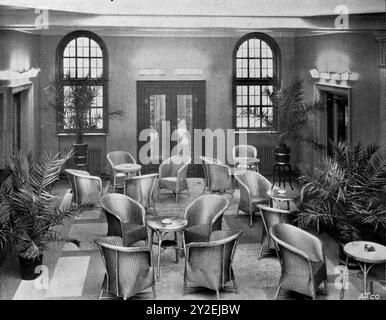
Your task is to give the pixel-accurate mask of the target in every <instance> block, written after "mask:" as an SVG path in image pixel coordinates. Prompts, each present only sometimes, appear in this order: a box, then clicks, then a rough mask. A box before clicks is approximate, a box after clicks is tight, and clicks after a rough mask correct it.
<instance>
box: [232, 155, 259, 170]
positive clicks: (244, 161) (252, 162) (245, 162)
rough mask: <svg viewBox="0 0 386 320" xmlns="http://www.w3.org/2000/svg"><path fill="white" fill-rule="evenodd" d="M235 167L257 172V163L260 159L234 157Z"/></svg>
mask: <svg viewBox="0 0 386 320" xmlns="http://www.w3.org/2000/svg"><path fill="white" fill-rule="evenodd" d="M234 161H235V167H236V168H245V169H249V168H250V169H252V170H254V171H256V172H259V163H260V159H258V158H253V157H235V158H234Z"/></svg>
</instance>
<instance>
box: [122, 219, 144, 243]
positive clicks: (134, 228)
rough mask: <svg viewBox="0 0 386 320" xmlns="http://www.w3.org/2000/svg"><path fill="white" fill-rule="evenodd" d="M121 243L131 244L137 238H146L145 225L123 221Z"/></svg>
mask: <svg viewBox="0 0 386 320" xmlns="http://www.w3.org/2000/svg"><path fill="white" fill-rule="evenodd" d="M122 226H123V233H124V234H123V243H124V246H125V247H128V246H131V245H132V244H133V243H135V242H137V241H139V240H146V238H147V230H146V226H144V225H138V224H134V223H123V224H122Z"/></svg>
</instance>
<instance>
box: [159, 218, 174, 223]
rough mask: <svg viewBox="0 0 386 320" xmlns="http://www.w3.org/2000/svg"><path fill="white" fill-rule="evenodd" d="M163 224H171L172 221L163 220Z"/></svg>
mask: <svg viewBox="0 0 386 320" xmlns="http://www.w3.org/2000/svg"><path fill="white" fill-rule="evenodd" d="M161 223H163V224H171V223H172V220H170V219H162V220H161Z"/></svg>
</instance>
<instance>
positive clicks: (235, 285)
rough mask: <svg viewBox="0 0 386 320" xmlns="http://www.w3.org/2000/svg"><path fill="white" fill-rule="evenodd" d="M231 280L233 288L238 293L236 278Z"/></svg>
mask: <svg viewBox="0 0 386 320" xmlns="http://www.w3.org/2000/svg"><path fill="white" fill-rule="evenodd" d="M232 282H233V287H234V288H235V292H236V294H239V288H238V287H237V284H236V279H233V280H232Z"/></svg>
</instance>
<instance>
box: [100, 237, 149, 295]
mask: <svg viewBox="0 0 386 320" xmlns="http://www.w3.org/2000/svg"><path fill="white" fill-rule="evenodd" d="M95 243H96V244H97V246H98V249H99V252H100V254H101V257H102V260H103V263H104V265H105V268H106V274H105V278H104V280H103V285H102V290H101V293H100V297H99V298H100V299H101V298H102V296H103V291H107V292H110V293H112V294H114V295H115V296H117V297H123V299H124V300H126V299H127V298H130V297H132V296H135V295H136V294H137V293H140V292H142V291H144V290H146V289H147V288H150V287H151V288H152V291H153V298H156V291H155V278H154V268H153V258H152V252H151V249H150V248H148V247H129V248H128V247H125V246H123V239H122V238H120V237H104V238H99V239H96V240H95Z"/></svg>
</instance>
